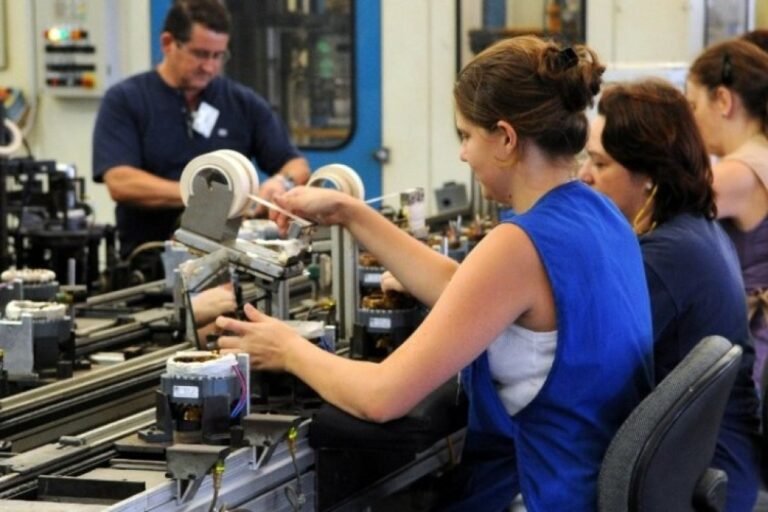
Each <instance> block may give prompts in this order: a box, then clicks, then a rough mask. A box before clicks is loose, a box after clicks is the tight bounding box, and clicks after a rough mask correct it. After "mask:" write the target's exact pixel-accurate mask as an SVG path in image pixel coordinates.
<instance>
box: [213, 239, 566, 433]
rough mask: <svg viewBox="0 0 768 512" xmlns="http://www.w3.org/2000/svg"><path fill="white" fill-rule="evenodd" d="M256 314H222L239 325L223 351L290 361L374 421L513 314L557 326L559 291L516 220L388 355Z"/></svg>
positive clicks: (431, 382) (450, 369) (481, 344)
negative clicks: (347, 346)
mask: <svg viewBox="0 0 768 512" xmlns="http://www.w3.org/2000/svg"><path fill="white" fill-rule="evenodd" d="M246 313H247V315H248V316H249V318H250V319H251V320H252V321H253V322H252V323H249V322H239V321H237V320H233V319H230V318H225V317H220V318H219V319H218V320H217V322H216V323H217V325H218V326H219V327H220V328H221V329H224V330H227V331H230V332H232V333H234V335H233V336H225V337H222V338H220V339H219V346H220V347H221V348H222V351H223V352H238V351H245V352H248V353H249V354H250V355H251V363H252V364H253V365H254V367H255V368H257V369H269V370H287V371H289V372H291V373H293V374H295V375H296V376H297V377H299V378H300V379H301V380H302V381H304V382H305V383H307V384H308V385H309V386H311V387H312V388H313V389H315V390H316V391H317V392H318V393H319V394H320V395H321V396H322V397H323V398H324V399H325V400H327V401H328V402H330V403H332V404H334V405H336V406H337V407H339V408H341V409H343V410H345V411H346V412H348V413H350V414H352V415H354V416H357V417H360V418H364V419H367V420H371V421H379V422H383V421H388V420H391V419H393V418H397V417H400V416H402V415H404V414H406V413H407V412H408V411H409V410H411V408H413V407H414V406H415V405H416V404H417V403H418V402H419V401H421V400H422V399H423V398H424V397H426V396H427V394H429V393H430V392H431V391H432V390H434V389H436V388H437V387H438V386H440V385H441V384H442V383H443V382H445V381H446V380H448V379H449V378H451V377H452V376H454V375H456V373H458V372H459V370H461V369H462V368H463V367H465V366H466V365H467V364H469V363H470V362H471V361H472V360H473V359H475V358H476V357H477V356H478V355H480V354H481V353H482V352H483V350H485V349H486V348H487V347H488V345H489V344H490V343H492V342H493V341H494V340H495V339H496V337H498V335H499V334H500V333H501V332H502V331H503V330H504V329H505V328H506V327H507V326H508V325H509V324H511V323H513V322H515V321H516V320H519V322H520V323H521V324H522V325H524V326H525V327H527V328H530V329H534V330H552V329H554V328H555V311H554V300H553V298H552V292H551V289H550V287H549V281H548V280H547V277H546V273H545V271H544V268H543V266H542V264H541V262H540V260H539V256H538V253H537V252H536V250H535V248H534V247H533V244H532V243H531V241H530V239H528V237H527V236H526V235H525V234H524V233H523V231H522V230H520V229H519V228H518V227H517V226H514V225H503V226H498V227H497V228H495V229H494V230H493V231H492V232H491V233H489V234H488V236H486V237H485V239H484V240H483V241H482V242H481V243H480V244H478V246H477V247H476V248H475V249H474V250H473V251H472V253H470V255H469V256H468V257H467V259H466V260H465V262H464V263H463V264H462V265H461V266H460V267H459V269H458V271H457V272H456V273H455V275H454V277H453V279H451V280H450V282H449V283H448V285H447V286H446V288H445V291H444V293H443V294H442V295H441V296H440V298H439V300H438V301H437V302H436V304H435V306H434V308H433V309H432V311H431V312H430V314H429V315H428V316H427V318H426V319H425V320H424V322H423V323H422V324H421V326H420V327H419V328H418V329H417V330H416V331H415V332H414V333H413V335H412V336H411V337H410V338H409V339H408V340H406V341H405V342H404V343H403V345H401V346H400V347H399V348H398V349H397V350H395V351H394V352H393V353H392V354H391V355H390V356H389V357H387V358H386V359H385V360H384V361H383V362H381V363H378V364H376V363H371V362H363V361H353V360H350V359H346V358H342V357H339V356H336V355H333V354H330V353H328V352H325V351H323V350H321V349H319V348H317V347H315V346H313V345H311V344H310V343H308V342H307V341H305V340H303V339H302V338H300V337H299V336H298V335H297V334H295V333H294V332H293V331H291V330H290V328H289V327H288V326H286V325H285V324H283V323H282V322H279V321H277V320H275V319H272V318H269V317H267V316H266V315H263V314H261V313H259V312H257V311H255V310H253V309H251V308H249V309H248V310H247V311H246Z"/></svg>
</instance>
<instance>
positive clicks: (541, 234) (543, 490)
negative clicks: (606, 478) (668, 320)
mask: <svg viewBox="0 0 768 512" xmlns="http://www.w3.org/2000/svg"><path fill="white" fill-rule="evenodd" d="M509 222H511V223H513V224H516V225H518V226H520V228H522V229H523V230H524V231H525V232H526V234H527V235H528V236H529V237H530V239H531V241H532V242H533V244H534V246H535V247H536V249H537V251H538V253H539V257H540V258H541V261H542V263H543V265H544V268H545V270H546V272H547V275H548V277H549V280H550V283H551V284H552V291H553V294H554V299H555V306H556V310H557V331H558V337H557V348H556V351H555V360H554V363H553V365H552V369H551V370H550V373H549V376H548V377H547V380H546V381H545V383H544V386H543V387H542V389H541V391H540V392H539V394H538V395H537V396H536V398H534V399H533V401H532V402H531V403H530V404H528V405H527V406H526V407H524V408H523V409H522V410H521V411H520V412H518V413H517V414H515V416H513V417H510V416H509V414H508V413H507V412H506V410H505V409H504V406H503V405H502V403H501V400H500V399H499V396H498V393H497V392H496V389H495V385H494V382H493V381H492V379H491V374H490V371H489V365H488V355H487V352H484V353H483V354H482V355H481V356H480V357H478V358H477V359H476V360H475V361H474V362H473V363H472V364H471V365H470V366H469V367H468V368H466V369H465V370H464V372H463V382H464V383H465V385H466V389H467V395H468V397H469V401H470V409H469V433H468V444H470V445H472V444H475V445H478V444H481V443H482V441H480V442H479V443H478V439H480V440H481V439H482V438H483V436H486V437H487V438H488V439H499V438H507V439H510V440H511V441H512V442H513V444H514V447H515V452H516V453H515V455H516V459H517V472H518V478H519V482H518V484H519V489H520V491H521V492H522V494H523V498H524V500H525V505H526V508H527V510H528V512H539V511H546V512H551V511H553V510H571V511H578V510H583V511H593V510H596V509H597V476H598V473H599V470H600V464H601V463H602V459H603V455H604V453H605V451H606V449H607V447H608V444H609V443H610V441H611V439H612V438H613V436H614V434H615V433H616V431H617V430H618V428H619V426H620V425H621V424H622V422H623V421H624V420H625V419H626V417H627V416H628V415H629V413H630V412H631V411H632V410H633V409H634V408H635V407H636V406H637V405H638V403H639V402H640V401H641V400H642V399H643V398H644V397H645V395H646V394H647V393H648V392H649V391H650V390H651V388H652V382H653V361H652V354H653V337H652V326H651V313H650V305H649V298H648V288H647V284H646V280H645V274H644V271H643V260H642V257H641V254H640V247H639V244H638V241H637V238H636V236H635V234H634V233H633V232H632V230H631V229H630V227H629V225H628V223H627V221H626V219H625V218H624V217H623V216H622V214H621V213H620V212H619V210H618V209H616V207H615V206H614V205H613V204H612V203H611V202H610V201H609V200H608V199H606V198H604V197H602V196H600V195H598V194H597V193H596V192H594V191H592V190H591V189H590V188H589V187H588V186H586V185H584V184H583V183H580V182H576V181H573V182H569V183H567V184H565V185H562V186H559V187H557V188H555V189H554V190H551V191H550V192H548V193H547V194H546V195H545V196H544V197H542V198H541V199H540V200H539V201H538V202H537V203H536V204H535V205H534V206H533V207H532V208H531V209H530V210H528V211H527V212H525V213H523V214H521V215H517V216H515V217H513V218H511V219H510V220H509ZM510 293H514V290H510ZM486 505H488V504H487V503H480V502H475V503H473V504H472V507H473V508H475V509H476V510H486V509H488V507H487V506H486Z"/></svg>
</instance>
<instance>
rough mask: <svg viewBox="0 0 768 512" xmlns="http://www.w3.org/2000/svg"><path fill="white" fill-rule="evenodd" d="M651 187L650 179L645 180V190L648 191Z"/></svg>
mask: <svg viewBox="0 0 768 512" xmlns="http://www.w3.org/2000/svg"><path fill="white" fill-rule="evenodd" d="M652 189H653V182H652V181H649V182H646V184H645V190H646V191H647V192H650V191H651V190H652Z"/></svg>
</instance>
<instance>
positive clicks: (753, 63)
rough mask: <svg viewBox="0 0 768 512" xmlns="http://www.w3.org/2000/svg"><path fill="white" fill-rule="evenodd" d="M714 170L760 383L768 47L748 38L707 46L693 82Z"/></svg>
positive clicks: (766, 241) (766, 312)
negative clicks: (766, 49) (736, 259)
mask: <svg viewBox="0 0 768 512" xmlns="http://www.w3.org/2000/svg"><path fill="white" fill-rule="evenodd" d="M686 96H687V97H688V101H689V102H690V104H691V107H692V109H693V113H694V117H695V119H696V123H697V124H698V126H699V130H700V131H701V134H702V137H703V138H704V143H705V144H706V147H707V150H708V151H709V153H710V154H712V155H714V156H716V157H717V158H718V161H717V163H715V164H714V166H713V168H712V172H713V175H714V182H713V186H714V189H715V200H716V203H717V213H718V217H719V218H720V219H721V222H722V225H723V227H724V228H725V230H726V232H727V233H728V235H729V236H730V237H731V240H733V243H734V245H735V246H736V252H737V253H738V255H739V262H740V264H741V270H742V275H743V277H744V285H745V287H746V293H747V300H748V303H749V322H750V324H749V326H750V331H751V333H752V336H753V338H754V343H755V351H756V360H755V366H754V370H753V378H754V381H755V383H756V384H757V385H758V386H759V387H760V388H762V386H761V382H762V377H761V376H762V373H763V369H764V366H765V361H766V356H768V321H766V319H767V318H768V137H767V136H766V133H767V130H768V54H766V53H765V52H764V51H762V50H761V49H760V48H759V47H757V46H756V45H754V44H752V43H749V42H747V41H745V40H739V39H734V40H729V41H725V42H722V43H719V44H716V45H713V46H711V47H709V48H707V49H706V50H705V51H704V52H703V53H702V54H701V55H700V56H699V57H698V58H697V59H696V60H695V61H694V63H693V65H692V66H691V69H690V73H689V75H688V81H687V84H686Z"/></svg>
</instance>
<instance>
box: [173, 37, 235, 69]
mask: <svg viewBox="0 0 768 512" xmlns="http://www.w3.org/2000/svg"><path fill="white" fill-rule="evenodd" d="M176 46H178V47H179V49H181V50H184V51H185V52H187V53H188V54H190V55H191V56H192V57H194V58H195V60H197V61H198V62H207V61H209V60H212V61H214V62H217V63H219V64H224V63H225V62H227V61H228V60H229V58H230V57H231V56H232V54H231V53H229V50H224V51H223V52H209V51H208V50H201V49H200V48H190V47H189V46H187V45H186V44H185V43H180V42H178V41H176Z"/></svg>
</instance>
